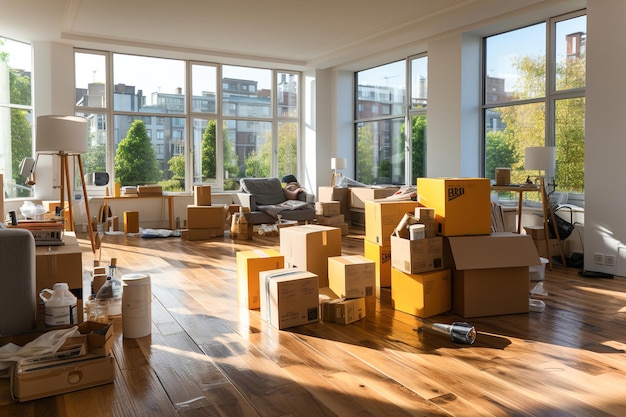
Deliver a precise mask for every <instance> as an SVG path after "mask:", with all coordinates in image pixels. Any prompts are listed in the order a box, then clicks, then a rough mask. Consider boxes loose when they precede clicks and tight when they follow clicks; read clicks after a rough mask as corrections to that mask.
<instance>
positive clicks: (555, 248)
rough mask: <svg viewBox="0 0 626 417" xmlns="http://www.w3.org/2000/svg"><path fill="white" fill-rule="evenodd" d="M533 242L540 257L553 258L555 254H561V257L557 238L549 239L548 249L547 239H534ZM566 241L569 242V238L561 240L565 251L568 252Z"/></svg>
mask: <svg viewBox="0 0 626 417" xmlns="http://www.w3.org/2000/svg"><path fill="white" fill-rule="evenodd" d="M533 243H534V244H535V247H536V248H537V253H538V254H539V256H540V257H542V258H548V259H552V257H553V256H559V259H560V256H561V254H560V252H559V241H558V240H557V239H548V249H546V240H545V239H543V240H534V239H533ZM566 243H567V240H563V241H561V245H562V246H563V253H567V250H566V248H565V246H566V245H565V244H566ZM548 250H549V251H550V253H548Z"/></svg>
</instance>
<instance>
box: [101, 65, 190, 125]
mask: <svg viewBox="0 0 626 417" xmlns="http://www.w3.org/2000/svg"><path fill="white" fill-rule="evenodd" d="M113 83H114V84H115V86H114V92H115V93H114V96H113V97H114V100H113V101H114V104H113V107H114V109H115V110H116V111H125V112H129V111H132V112H143V113H169V114H171V113H177V114H182V113H184V112H185V62H184V61H177V60H173V59H163V58H150V57H143V56H134V55H121V54H115V55H113Z"/></svg>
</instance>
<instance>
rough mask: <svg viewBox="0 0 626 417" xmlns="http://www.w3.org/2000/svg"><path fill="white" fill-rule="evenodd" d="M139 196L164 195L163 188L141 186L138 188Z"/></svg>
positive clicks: (158, 186)
mask: <svg viewBox="0 0 626 417" xmlns="http://www.w3.org/2000/svg"><path fill="white" fill-rule="evenodd" d="M137 194H139V195H163V187H162V186H160V185H140V186H138V187H137Z"/></svg>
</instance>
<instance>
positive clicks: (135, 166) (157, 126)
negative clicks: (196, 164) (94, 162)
mask: <svg viewBox="0 0 626 417" xmlns="http://www.w3.org/2000/svg"><path fill="white" fill-rule="evenodd" d="M184 138H185V119H184V118H182V117H180V118H178V117H155V116H144V117H139V116H135V117H128V116H119V115H118V116H115V127H114V140H115V164H114V168H115V169H114V173H115V180H116V181H119V182H120V184H121V185H122V186H126V185H144V184H161V185H162V186H163V190H164V191H183V190H184V188H185V181H184V180H185V160H184V154H185V147H184V144H185V140H184Z"/></svg>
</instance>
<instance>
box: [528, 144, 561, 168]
mask: <svg viewBox="0 0 626 417" xmlns="http://www.w3.org/2000/svg"><path fill="white" fill-rule="evenodd" d="M525 157H526V160H525V163H524V167H525V168H526V169H528V170H531V169H533V170H534V169H536V170H540V171H546V172H554V169H555V166H556V147H554V146H531V147H529V148H526V155H525Z"/></svg>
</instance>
